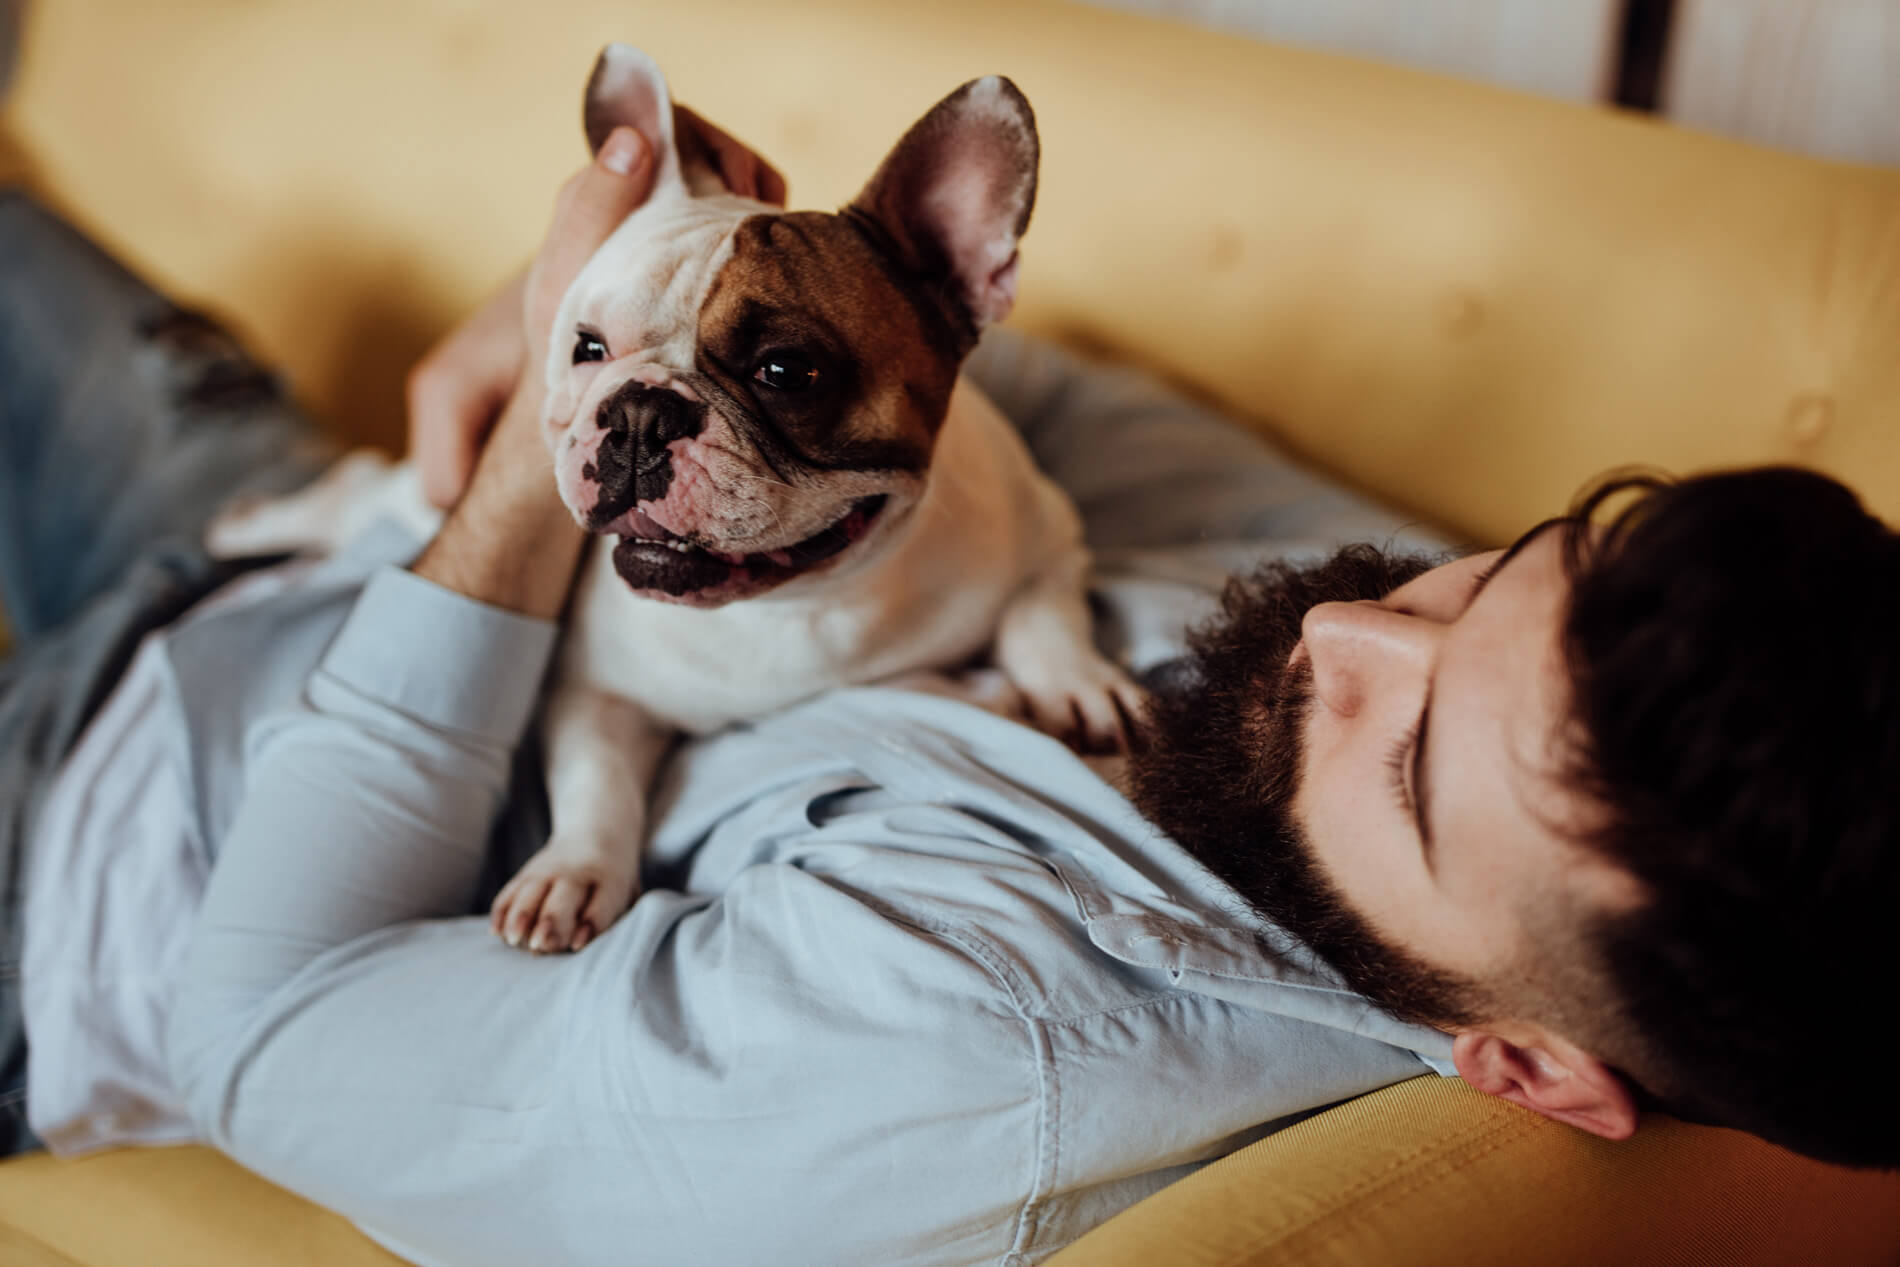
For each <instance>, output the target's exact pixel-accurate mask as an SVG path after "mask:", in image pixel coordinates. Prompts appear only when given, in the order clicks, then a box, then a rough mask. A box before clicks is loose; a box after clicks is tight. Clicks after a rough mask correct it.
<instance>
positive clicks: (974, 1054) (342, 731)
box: [169, 572, 1048, 1267]
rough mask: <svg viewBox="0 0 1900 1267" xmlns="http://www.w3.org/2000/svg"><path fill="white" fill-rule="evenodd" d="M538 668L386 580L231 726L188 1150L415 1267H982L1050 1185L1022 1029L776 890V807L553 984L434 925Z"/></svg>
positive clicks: (476, 850)
mask: <svg viewBox="0 0 1900 1267" xmlns="http://www.w3.org/2000/svg"><path fill="white" fill-rule="evenodd" d="M551 641H552V630H551V629H549V628H547V627H546V626H543V625H540V624H538V623H537V622H532V621H525V620H522V619H521V618H519V617H515V616H510V615H508V614H506V613H502V612H498V611H495V610H493V609H489V608H485V607H482V606H481V605H479V604H474V603H471V602H469V601H468V600H465V599H462V598H459V597H457V596H455V595H453V594H450V593H448V592H446V591H443V590H440V589H438V588H436V587H434V586H432V585H430V584H429V583H427V582H425V581H422V580H420V579H418V578H415V577H413V576H408V575H406V574H402V573H398V572H387V573H382V574H379V575H378V576H377V577H376V578H374V579H373V580H372V582H371V584H370V586H369V587H368V589H367V590H366V591H365V593H364V595H363V597H362V599H361V600H360V602H359V603H358V605H357V607H356V609H355V610H354V611H353V613H352V615H351V616H350V618H349V620H348V621H347V623H346V624H345V627H344V628H343V630H342V632H341V633H340V634H339V636H338V638H337V640H336V642H335V644H334V645H333V647H332V649H331V650H330V652H329V653H328V654H327V655H326V657H325V659H324V661H323V662H322V666H321V668H320V669H319V671H318V672H317V673H316V674H315V675H314V676H313V678H312V679H311V681H310V684H309V687H308V690H307V691H306V692H305V695H304V697H303V698H302V699H301V701H299V703H298V704H297V706H296V707H294V708H292V709H291V710H289V711H287V712H285V713H282V714H280V715H277V716H275V717H273V718H271V719H269V720H268V721H266V722H264V723H260V725H259V726H258V728H257V729H256V730H255V732H254V736H253V740H252V754H251V774H250V778H249V790H248V792H247V796H246V799H245V802H244V804H243V806H242V808H241V809H240V810H239V812H238V815H237V818H236V820H235V826H234V827H233V829H232V831H231V833H230V835H229V837H228V838H227V840H226V843H225V845H224V851H223V854H222V856H221V858H220V861H219V864H218V867H217V869H216V872H215V874H214V876H213V879H212V882H211V886H210V891H209V893H208V895H207V898H206V901H205V905H204V907H203V911H202V915H201V917H200V925H199V927H198V928H197V930H196V932H195V934H194V940H193V945H192V947H191V950H190V951H189V953H188V957H187V966H186V970H185V973H184V978H183V980H182V982H181V984H180V987H179V992H178V996H177V999H176V1002H175V1005H174V1008H173V1014H172V1023H171V1028H170V1032H169V1058H170V1063H171V1066H172V1072H173V1077H174V1080H175V1082H176V1084H177V1087H178V1090H179V1092H180V1094H181V1096H182V1097H183V1098H184V1100H185V1102H186V1104H187V1106H188V1108H189V1111H190V1113H191V1115H192V1117H193V1119H194V1121H195V1122H196V1123H197V1124H198V1126H199V1129H200V1130H201V1131H203V1132H204V1134H205V1136H206V1137H207V1138H208V1139H209V1140H210V1141H211V1142H213V1143H214V1144H216V1145H217V1146H218V1147H219V1148H221V1149H223V1150H224V1151H225V1152H227V1153H229V1154H230V1155H232V1156H233V1157H235V1158H236V1159H237V1160H238V1161H240V1162H241V1163H243V1164H244V1165H246V1166H248V1167H250V1168H251V1169H253V1170H256V1171H257V1172H259V1173H260V1174H263V1175H264V1176H266V1177H267V1178H270V1179H272V1180H274V1181H276V1182H277V1183H279V1184H282V1185H283V1186H285V1187H287V1188H289V1189H291V1190H292V1191H295V1192H298V1193H300V1194H302V1195H304V1196H306V1197H308V1198H310V1199H312V1200H314V1201H317V1202H319V1203H321V1204H323V1205H326V1206H328V1207H330V1208H331V1209H334V1210H336V1211H338V1212H340V1213H342V1214H343V1215H345V1216H346V1217H348V1218H350V1219H352V1220H354V1221H356V1222H357V1223H358V1224H359V1225H360V1226H362V1227H363V1228H364V1229H365V1230H366V1231H368V1232H370V1234H371V1235H373V1236H375V1237H376V1238H377V1239H378V1240H380V1241H382V1242H383V1243H384V1244H386V1245H388V1246H390V1247H391V1248H393V1249H395V1250H397V1252H399V1253H401V1254H402V1255H404V1256H405V1257H408V1258H410V1259H412V1260H414V1261H416V1262H419V1263H424V1264H437V1263H440V1264H455V1265H456V1267H469V1265H479V1264H488V1263H495V1264H503V1263H506V1264H516V1263H521V1262H545V1261H561V1262H566V1263H574V1264H584V1263H595V1262H600V1263H610V1262H624V1261H627V1260H628V1255H629V1253H632V1254H633V1255H634V1256H635V1257H637V1258H639V1259H640V1260H641V1261H652V1262H773V1263H777V1264H786V1265H788V1267H789V1265H791V1264H796V1263H806V1262H810V1263H820V1262H823V1263H835V1262H840V1261H865V1262H889V1263H897V1262H911V1261H919V1262H921V1261H944V1260H946V1259H948V1260H957V1261H997V1260H999V1259H1001V1258H1002V1257H1003V1256H1004V1254H1006V1253H1007V1252H1008V1251H1009V1250H1010V1249H1011V1247H1012V1246H1014V1245H1015V1244H1017V1243H1018V1241H1019V1240H1020V1238H1021V1237H1022V1236H1024V1235H1026V1233H1025V1232H1024V1230H1023V1227H1024V1225H1023V1223H1022V1220H1023V1218H1024V1217H1025V1215H1024V1211H1025V1209H1026V1208H1027V1207H1026V1198H1027V1197H1028V1196H1029V1195H1030V1194H1031V1193H1033V1192H1035V1191H1036V1190H1037V1189H1038V1185H1039V1184H1041V1183H1043V1182H1045V1180H1046V1176H1045V1175H1044V1173H1043V1167H1044V1165H1045V1163H1046V1157H1045V1152H1044V1146H1043V1134H1044V1132H1046V1130H1047V1126H1046V1123H1045V1117H1046V1109H1045V1103H1046V1097H1047V1095H1048V1090H1047V1087H1046V1084H1045V1078H1046V1070H1045V1069H1044V1067H1043V1065H1042V1063H1041V1061H1040V1057H1039V1055H1038V1052H1039V1050H1040V1049H1039V1048H1038V1047H1037V1046H1036V1043H1035V1038H1034V1031H1033V1027H1032V1026H1030V1025H1028V1024H1027V1023H1026V1022H1025V1021H1024V1019H1023V1016H1022V1015H1021V1013H1020V1011H1019V1010H1017V1009H1016V1008H1015V1007H1014V1006H1013V1002H1012V997H1011V995H1010V992H1009V990H1008V989H1007V988H1006V987H1005V986H1004V985H1003V984H1001V983H1000V981H999V978H998V975H997V972H996V970H995V968H994V966H993V965H990V964H988V963H986V962H985V961H984V959H983V955H982V954H981V952H980V951H979V950H977V949H974V948H972V947H971V946H968V945H965V944H963V943H962V942H961V941H960V940H959V939H958V938H957V937H956V936H955V935H953V933H951V932H949V931H946V930H942V929H933V928H925V927H922V926H920V925H918V924H917V923H915V922H913V921H909V920H905V919H902V918H899V917H897V916H895V915H894V914H893V913H892V912H891V911H889V910H888V909H887V908H886V907H885V906H884V905H883V904H881V903H880V902H878V901H876V900H875V899H872V898H869V897H868V896H867V895H866V894H865V893H862V892H860V891H858V890H857V889H856V888H855V887H854V886H853V885H852V884H851V883H848V882H844V881H842V880H841V879H839V878H838V877H836V876H830V877H827V876H824V875H820V874H816V873H815V872H814V871H813V870H812V869H809V868H808V867H807V865H806V864H805V863H804V862H802V861H800V860H799V858H797V857H796V856H793V855H794V854H795V853H796V849H797V848H798V847H799V846H796V845H795V844H793V843H789V842H796V841H798V840H800V839H801V838H802V836H803V834H806V833H809V832H810V831H812V826H811V823H810V822H809V821H808V820H807V818H806V817H805V809H804V806H803V805H798V806H795V807H793V809H795V811H796V812H787V813H786V814H784V815H780V816H776V817H773V818H772V819H771V820H770V821H769V822H768V821H766V820H764V819H762V818H761V817H760V816H759V815H758V814H756V813H755V814H750V815H744V816H741V818H742V819H743V821H737V820H735V821H733V822H731V823H728V824H724V825H722V826H721V827H720V828H719V829H718V830H721V831H726V832H738V833H741V834H742V835H743V836H744V837H745V838H746V839H747V840H749V841H753V842H756V843H754V844H753V845H751V846H750V848H752V849H754V850H755V851H756V862H755V863H754V864H753V865H748V866H746V867H744V868H743V869H741V870H740V871H739V873H738V874H737V875H736V876H735V877H733V879H732V881H731V883H729V884H728V885H726V886H725V887H724V889H723V890H722V891H721V892H719V893H716V894H713V893H697V894H688V893H681V892H675V891H667V890H657V891H654V892H650V893H648V894H646V895H644V896H643V897H642V898H641V899H640V901H639V902H637V903H636V904H635V906H634V908H633V909H632V910H631V911H629V912H628V913H627V914H626V915H625V916H624V917H622V919H621V920H620V921H619V922H617V923H616V924H615V925H614V926H613V927H612V928H610V929H608V930H607V931H606V932H605V933H604V934H603V935H602V936H601V937H600V938H598V939H596V940H595V941H594V942H593V943H592V944H590V945H589V946H588V947H587V949H586V950H585V951H583V952H582V953H580V954H577V955H561V956H552V955H549V956H536V955H529V954H524V953H522V952H520V951H518V950H514V949H511V948H509V947H507V946H505V945H503V944H502V943H501V942H500V941H499V940H498V939H496V938H495V937H493V936H492V935H491V934H490V933H489V931H488V929H487V926H486V923H485V921H482V920H480V919H476V918H466V917H461V918H457V917H456V916H457V915H458V913H459V912H460V911H462V910H464V909H466V903H467V901H468V898H469V895H470V893H471V891H472V889H473V886H474V885H475V884H476V882H477V877H478V873H479V871H480V868H481V864H482V856H481V855H482V848H483V842H484V841H485V839H486V837H487V834H488V826H489V822H490V819H491V817H492V815H493V813H494V811H495V809H496V807H497V806H498V804H499V802H500V800H501V797H502V796H503V793H504V789H505V787H506V782H507V774H508V766H509V760H510V750H511V748H512V747H513V746H514V743H515V741H516V738H517V737H518V736H519V734H520V733H521V730H522V728H523V727H524V725H525V723H526V719H527V717H528V715H529V713H530V712H531V709H532V706H533V701H534V696H535V689H534V688H535V685H536V683H537V682H538V679H539V678H540V676H541V673H542V671H543V668H544V666H545V664H546V662H547V657H548V652H549V644H550V643H551ZM788 795H789V794H788ZM792 799H794V800H795V799H796V797H793V798H792ZM788 805H790V801H788ZM843 848H844V851H845V853H846V855H847V856H851V857H856V856H858V855H860V854H863V855H865V856H867V857H870V856H876V855H884V856H887V857H889V858H891V859H895V860H896V861H897V862H900V863H907V862H908V861H909V860H910V859H911V857H912V853H913V851H912V850H910V849H907V848H904V847H903V846H902V845H901V844H898V845H892V844H890V843H889V842H885V841H882V840H876V841H872V840H867V841H865V842H863V843H862V844H861V845H848V846H844V847H843ZM788 850H789V851H791V852H790V853H788V852H785V851H788ZM775 851H777V852H775ZM916 865H950V864H947V863H945V864H937V863H933V862H927V861H926V862H924V863H918V864H916ZM861 870H875V868H872V867H869V866H868V865H867V866H865V867H863V868H861ZM971 1157H981V1158H983V1162H982V1164H981V1165H975V1166H973V1165H971V1164H970V1158H971ZM814 1175H823V1176H824V1177H825V1180H824V1183H823V1185H822V1191H823V1193H824V1199H822V1200H814V1199H813V1195H812V1190H811V1186H810V1179H811V1177H812V1176H814ZM841 1212H848V1213H841Z"/></svg>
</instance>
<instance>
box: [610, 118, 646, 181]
mask: <svg viewBox="0 0 1900 1267" xmlns="http://www.w3.org/2000/svg"><path fill="white" fill-rule="evenodd" d="M646 148H647V143H646V139H645V138H644V137H642V136H641V135H640V133H639V132H637V131H636V130H634V129H633V128H615V129H614V130H613V132H612V133H610V134H609V135H608V137H607V143H606V144H605V145H602V146H601V147H600V165H601V166H602V167H605V168H606V169H607V170H608V171H610V172H613V173H615V174H616V175H620V176H625V175H626V174H627V173H628V172H631V171H632V170H633V168H634V165H635V164H636V163H638V162H639V161H640V160H641V158H643V157H644V156H645V155H646Z"/></svg>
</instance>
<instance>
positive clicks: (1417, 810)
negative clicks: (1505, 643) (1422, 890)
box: [1412, 516, 1566, 874]
mask: <svg viewBox="0 0 1900 1267" xmlns="http://www.w3.org/2000/svg"><path fill="white" fill-rule="evenodd" d="M1564 522H1566V520H1565V519H1564V518H1563V517H1561V516H1560V517H1558V518H1555V519H1546V520H1544V522H1543V523H1540V524H1538V525H1537V526H1536V527H1535V528H1532V529H1531V530H1530V531H1529V532H1527V533H1525V534H1524V535H1523V536H1521V537H1519V538H1518V539H1517V540H1516V541H1513V542H1512V543H1511V545H1510V548H1509V549H1507V550H1506V551H1505V552H1504V553H1503V554H1501V555H1499V556H1498V561H1497V562H1496V563H1493V564H1492V565H1491V566H1490V567H1488V568H1486V569H1485V570H1484V572H1483V573H1482V574H1480V575H1479V577H1478V579H1477V580H1475V581H1473V582H1472V583H1471V593H1470V594H1469V595H1468V596H1467V597H1466V598H1465V612H1467V613H1469V612H1470V611H1471V607H1472V604H1474V603H1476V602H1477V601H1478V595H1480V594H1482V593H1484V587H1485V586H1487V585H1489V584H1490V583H1491V579H1492V578H1493V577H1495V576H1496V575H1497V574H1498V573H1499V572H1502V571H1503V570H1504V565H1505V564H1506V563H1509V562H1510V561H1511V560H1512V559H1514V558H1516V557H1517V555H1518V551H1520V550H1522V549H1523V548H1524V547H1525V546H1527V545H1529V544H1530V543H1531V542H1533V541H1535V540H1536V539H1537V536H1538V534H1539V533H1541V532H1543V531H1544V529H1546V528H1548V527H1550V526H1551V525H1553V524H1559V523H1564ZM1460 618H1461V619H1462V616H1461V617H1460ZM1437 693H1438V666H1437V665H1436V664H1434V665H1433V666H1432V676H1431V678H1430V680H1429V681H1427V682H1426V683H1425V706H1424V707H1423V708H1421V709H1420V710H1419V714H1418V742H1417V743H1415V744H1413V745H1412V818H1413V821H1414V822H1415V823H1416V824H1417V825H1418V841H1419V847H1420V850H1421V852H1422V853H1423V855H1424V859H1425V870H1426V872H1427V874H1431V873H1432V849H1433V845H1432V828H1431V815H1430V814H1428V813H1427V812H1426V808H1427V806H1428V804H1429V803H1430V799H1431V798H1430V794H1429V793H1428V792H1427V791H1426V787H1427V786H1428V785H1427V783H1426V781H1425V743H1426V740H1428V739H1429V738H1430V737H1431V720H1432V697H1433V696H1434V695H1436V694H1437Z"/></svg>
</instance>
